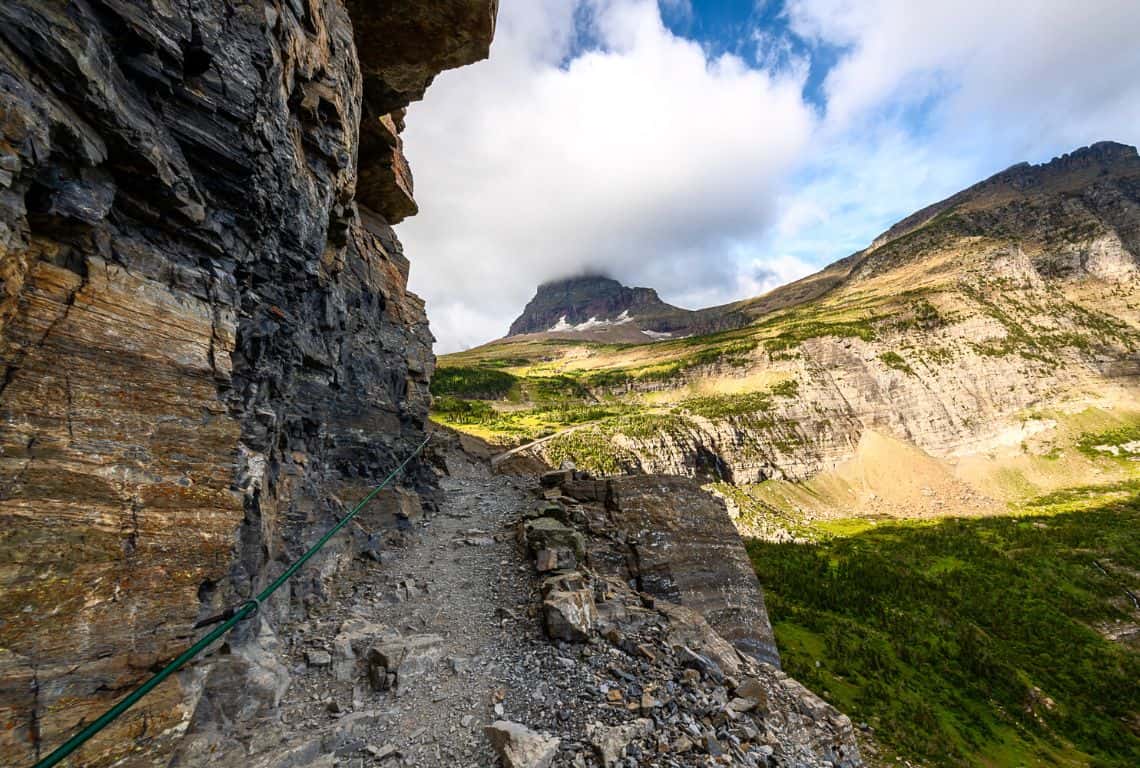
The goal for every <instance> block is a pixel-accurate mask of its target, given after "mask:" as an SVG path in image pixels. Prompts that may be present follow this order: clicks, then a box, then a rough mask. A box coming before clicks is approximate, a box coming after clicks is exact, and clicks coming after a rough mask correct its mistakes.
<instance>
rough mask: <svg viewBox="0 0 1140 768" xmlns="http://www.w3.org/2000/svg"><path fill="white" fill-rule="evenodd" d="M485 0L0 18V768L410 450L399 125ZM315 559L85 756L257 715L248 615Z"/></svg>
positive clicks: (265, 613)
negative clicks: (239, 702) (233, 703)
mask: <svg viewBox="0 0 1140 768" xmlns="http://www.w3.org/2000/svg"><path fill="white" fill-rule="evenodd" d="M496 5H497V3H496V2H495V0H449V1H448V2H441V3H432V4H421V3H411V2H391V3H383V4H381V6H382V7H375V8H374V7H373V6H372V4H366V3H358V2H347V3H345V2H342V0H309V1H308V2H294V1H293V0H281V1H280V2H278V1H276V0H274V1H271V2H267V3H258V4H253V5H250V4H237V5H235V4H232V3H226V2H222V0H206V2H200V3H193V4H176V5H170V4H168V3H158V2H153V0H74V1H73V2H67V3H64V2H37V1H36V0H14V1H13V2H5V3H4V4H2V5H0V274H2V275H3V289H2V291H0V354H2V361H3V380H2V385H0V445H2V448H3V455H2V458H0V521H2V522H3V533H0V562H2V563H3V564H4V565H3V566H2V568H0V595H2V597H0V600H2V614H3V617H4V619H3V624H2V625H0V633H2V642H0V722H2V724H3V727H2V728H0V761H2V762H4V763H5V764H11V765H23V764H30V763H31V762H32V761H33V760H34V759H35V758H36V757H37V756H41V755H44V754H46V752H47V751H48V750H50V749H51V748H53V747H54V746H56V745H57V744H59V743H60V742H61V741H62V740H63V739H64V738H65V737H66V736H67V735H69V734H70V733H71V732H72V731H73V730H74V728H75V727H76V726H77V725H78V724H79V723H81V722H83V721H89V720H90V719H91V718H92V717H93V716H94V715H95V714H96V713H98V712H99V711H101V710H102V709H104V708H105V707H106V706H108V705H109V704H110V703H111V702H113V701H115V700H117V699H119V698H121V697H122V695H124V693H125V692H126V691H128V690H129V689H130V688H132V687H133V686H134V685H136V684H137V683H138V682H139V681H140V680H142V679H144V678H145V677H146V676H148V675H149V674H150V673H151V671H152V670H154V669H157V668H158V667H159V666H161V665H162V664H164V663H165V662H166V661H168V660H169V659H170V658H172V657H173V656H174V655H175V654H176V653H177V652H178V651H179V650H181V648H182V647H183V646H184V645H185V644H186V643H187V642H188V641H189V640H190V639H191V637H192V635H193V632H192V629H191V626H192V624H193V623H194V621H195V620H196V619H198V618H200V617H202V616H204V615H208V614H211V613H214V612H216V611H217V610H218V609H219V608H220V607H221V606H222V605H224V604H229V603H233V602H235V601H239V600H241V599H244V598H247V597H249V596H250V595H251V594H253V593H255V592H256V591H257V590H258V589H259V588H261V587H263V586H264V585H265V584H266V583H267V582H268V580H269V579H271V578H272V577H273V576H275V575H276V574H277V573H279V572H280V571H281V570H282V569H283V567H284V564H285V563H287V562H288V561H289V560H291V559H292V558H293V557H295V556H296V555H297V554H299V553H300V552H301V551H303V549H304V548H305V547H306V546H307V545H309V544H311V543H312V542H313V541H314V540H315V538H316V537H317V535H319V533H320V532H322V531H323V530H324V529H325V528H326V527H327V526H328V524H329V523H330V522H331V521H332V520H333V519H334V516H335V515H336V514H338V513H339V512H341V511H342V510H343V507H344V505H345V503H349V502H351V501H352V500H354V499H355V497H356V496H357V495H358V494H359V492H360V491H361V490H362V489H365V488H367V487H368V486H369V485H371V484H372V483H374V482H375V481H377V480H378V479H379V478H380V477H382V476H383V475H384V474H386V473H387V471H388V470H389V469H390V468H391V467H392V466H394V465H395V464H396V463H397V462H398V461H399V460H401V459H402V458H403V457H404V456H405V455H407V454H408V453H409V452H410V451H411V450H412V448H413V447H414V446H415V445H417V444H418V442H419V441H420V439H421V438H422V436H423V433H424V425H425V419H426V412H427V403H428V399H429V396H428V392H427V380H428V377H429V376H430V373H431V370H432V367H433V364H434V359H433V356H432V353H431V341H432V339H431V335H430V333H429V331H428V328H427V321H426V317H425V315H424V310H423V303H422V302H421V301H420V299H418V298H417V297H416V296H414V295H413V294H410V293H408V291H407V278H408V267H409V264H408V260H407V259H406V258H405V256H404V255H403V252H402V248H401V246H400V243H399V241H398V240H397V239H396V236H395V234H394V233H393V231H392V229H391V224H392V223H394V222H396V221H399V220H400V219H401V218H403V217H404V216H406V215H409V214H410V213H414V211H415V204H414V201H413V200H412V198H411V192H412V184H411V176H410V173H409V172H408V169H407V164H406V162H405V161H404V158H403V155H402V153H401V151H400V149H401V148H400V140H399V135H398V134H399V130H400V129H401V128H402V126H403V120H404V115H403V109H404V107H406V106H407V104H408V103H409V101H410V100H412V99H415V98H419V97H420V96H422V94H423V90H424V88H425V87H426V86H427V84H428V83H429V82H430V80H431V77H432V76H433V75H434V74H435V73H436V72H438V71H439V70H440V69H443V68H446V67H451V66H457V65H460V64H463V63H466V62H470V61H473V60H476V59H478V58H481V57H483V56H485V55H486V53H487V50H488V46H489V43H490V38H491V35H492V33H493V27H494V17H495V11H496ZM358 51H359V53H358ZM427 481H428V475H427V473H425V471H424V470H423V469H422V468H417V467H415V466H414V467H413V468H412V470H411V472H410V474H409V479H408V481H407V483H408V484H409V485H410V487H412V488H414V487H415V486H416V485H417V484H422V483H425V482H427ZM409 498H411V499H412V506H413V507H414V506H415V503H416V502H415V498H416V497H414V496H412V497H409V496H408V495H407V494H403V495H400V494H397V493H393V494H391V495H390V497H389V506H390V507H392V510H391V511H392V514H393V515H395V514H396V513H400V514H403V515H406V514H407V509H405V507H406V506H408V501H409ZM344 544H345V542H344V541H342V542H340V546H339V547H332V548H330V552H329V554H327V555H325V556H322V557H321V558H319V559H318V560H317V561H316V563H315V567H314V568H313V569H311V570H309V571H307V572H306V574H305V575H304V576H303V577H300V578H298V579H297V580H295V582H294V583H293V585H292V587H291V592H290V590H288V589H287V590H282V591H281V592H279V593H278V598H276V599H275V600H274V602H273V604H272V605H267V606H264V607H263V610H262V612H261V614H260V616H259V618H258V620H257V621H255V622H250V623H249V624H248V625H246V626H244V627H242V628H241V629H240V630H239V631H237V632H235V634H234V635H233V636H232V637H231V639H230V641H229V649H230V651H231V652H230V653H228V654H226V655H224V656H221V657H218V658H217V659H216V660H215V661H216V663H206V664H202V665H199V666H197V667H195V668H193V669H192V670H190V671H188V672H187V673H186V674H184V675H183V676H182V677H181V678H180V679H178V680H171V681H169V682H168V683H166V684H164V685H163V686H162V687H160V688H159V689H158V690H157V691H156V692H155V693H154V694H152V695H151V696H150V697H148V698H147V699H146V700H145V701H144V702H143V703H142V704H141V705H139V706H138V707H136V708H135V709H134V710H133V711H132V712H131V713H129V714H128V715H127V716H126V717H124V718H122V719H120V720H119V721H117V722H116V723H115V724H114V725H113V726H111V727H110V728H108V729H107V730H105V731H104V732H103V733H102V734H101V735H100V736H99V737H98V738H97V739H95V740H94V741H92V742H91V743H90V745H89V746H88V747H86V748H85V750H84V752H83V755H82V762H83V764H84V765H101V764H107V763H110V762H112V761H115V760H119V759H121V758H124V757H127V756H129V755H131V754H137V753H140V752H144V751H149V759H158V758H157V757H156V756H160V755H161V754H163V753H164V750H166V749H167V746H165V744H166V741H164V739H165V738H166V737H170V736H173V735H177V734H178V733H180V732H181V731H182V729H184V728H186V727H187V724H188V722H190V721H191V719H192V721H193V722H192V725H191V726H190V727H191V728H192V729H196V730H209V729H222V730H224V728H228V727H229V726H230V725H232V724H233V723H235V722H240V721H242V720H243V719H244V718H248V717H250V716H252V714H253V713H252V712H251V711H245V710H240V711H223V710H222V709H221V708H219V707H218V706H213V705H211V702H212V701H216V700H218V699H217V697H216V696H214V695H213V693H214V692H216V691H218V690H219V689H222V688H226V687H233V686H237V687H241V686H246V687H247V689H248V691H249V693H250V696H249V697H248V698H247V701H246V707H247V709H250V710H254V709H257V708H258V707H266V706H272V705H273V704H274V702H275V701H276V699H277V698H278V697H279V696H280V692H281V690H282V689H283V686H284V685H285V684H287V681H288V675H287V673H286V671H285V670H284V669H283V668H280V667H279V666H275V665H273V664H272V663H270V662H268V661H266V658H268V657H269V656H271V654H269V653H266V652H265V651H266V649H269V648H272V646H273V644H274V633H273V626H274V625H275V623H276V621H277V620H278V618H279V617H281V616H283V615H284V614H287V613H289V612H290V611H292V610H295V609H296V608H298V607H300V606H303V604H304V602H305V600H307V599H309V597H310V596H319V595H320V594H321V593H322V591H323V589H324V587H323V581H322V579H323V578H324V577H325V576H327V575H328V574H330V573H331V572H332V571H334V570H335V569H336V567H337V562H338V552H339V551H343V550H344ZM195 710H197V714H196V715H193V713H194V712H195ZM192 715H193V718H192V717H191V716H192ZM223 725H224V727H223Z"/></svg>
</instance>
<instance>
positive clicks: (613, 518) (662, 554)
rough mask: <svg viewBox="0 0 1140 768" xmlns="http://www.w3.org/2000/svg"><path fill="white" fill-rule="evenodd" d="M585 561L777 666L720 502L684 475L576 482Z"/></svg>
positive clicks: (760, 603)
mask: <svg viewBox="0 0 1140 768" xmlns="http://www.w3.org/2000/svg"><path fill="white" fill-rule="evenodd" d="M561 490H562V493H563V494H565V495H566V496H567V497H569V498H570V499H573V500H574V501H577V502H581V503H582V510H583V515H584V516H585V518H586V525H585V528H586V530H587V531H588V533H589V535H590V538H589V547H588V551H589V557H590V562H591V564H592V565H593V566H594V568H595V569H596V570H597V571H598V572H599V573H601V574H603V575H606V576H611V577H615V578H618V579H620V580H622V581H626V582H632V583H634V584H636V585H637V589H638V590H639V591H641V592H644V593H646V594H650V595H653V596H654V597H656V598H659V599H661V600H666V601H668V602H670V603H676V604H677V605H682V606H684V607H686V608H689V609H691V610H694V611H696V612H697V613H699V614H700V615H701V616H703V617H704V618H705V620H706V621H708V623H709V624H710V625H711V626H712V628H713V629H715V630H716V631H717V632H718V633H719V634H720V635H721V636H722V637H724V638H725V639H726V640H728V641H729V642H730V643H732V644H733V645H734V646H735V647H736V648H737V650H739V651H740V652H741V653H743V654H745V655H747V656H750V657H751V658H753V659H755V660H756V661H762V662H766V663H769V664H772V665H774V666H777V667H778V666H779V665H780V656H779V652H778V651H777V649H776V641H775V638H774V637H773V636H772V625H771V622H769V620H768V614H767V611H766V609H765V607H764V596H763V593H762V592H761V590H760V584H759V583H758V582H757V581H756V573H755V572H754V571H753V570H752V564H751V563H749V562H748V555H747V553H746V552H745V550H744V546H743V543H742V542H741V540H740V536H739V534H737V532H736V529H735V528H733V526H732V520H731V519H730V518H729V516H728V513H727V511H726V510H725V507H724V504H723V503H721V502H720V501H719V500H717V499H716V498H715V497H713V496H711V495H709V494H707V493H704V492H703V491H702V490H701V488H700V485H699V484H698V483H696V482H694V481H693V480H690V479H688V478H684V477H670V476H664V475H640V476H634V477H620V478H613V479H610V480H578V481H573V482H566V483H564V484H563V485H562V488H561Z"/></svg>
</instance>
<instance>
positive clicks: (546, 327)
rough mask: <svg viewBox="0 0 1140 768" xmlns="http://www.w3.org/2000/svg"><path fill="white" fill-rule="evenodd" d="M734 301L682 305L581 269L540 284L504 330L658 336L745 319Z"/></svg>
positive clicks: (588, 336) (640, 338) (605, 337)
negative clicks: (691, 306) (580, 272)
mask: <svg viewBox="0 0 1140 768" xmlns="http://www.w3.org/2000/svg"><path fill="white" fill-rule="evenodd" d="M733 306H734V305H727V306H725V307H712V308H709V309H702V310H698V311H693V310H689V309H682V308H681V307H675V306H673V305H672V304H667V303H666V302H664V301H662V300H661V297H660V296H658V295H657V291H655V290H653V289H652V288H630V287H629V286H626V285H622V284H621V283H620V282H618V281H617V280H614V279H613V278H612V277H608V276H606V275H601V274H591V275H581V276H578V277H568V278H564V279H561V280H552V281H550V282H547V283H543V284H542V285H540V286H539V287H538V291H537V292H536V293H535V295H534V298H532V299H531V300H530V302H528V303H527V305H526V308H524V309H523V312H522V314H521V315H519V316H518V317H517V318H516V319H515V321H514V322H513V323H511V328H510V331H508V333H507V336H508V337H510V336H522V335H526V334H542V335H544V336H551V337H555V338H577V339H583V340H589V341H605V342H634V343H636V342H647V341H661V340H664V339H675V338H681V337H683V336H690V335H694V334H701V333H711V332H713V331H718V330H725V329H726V328H736V327H740V326H741V325H743V324H746V323H747V319H744V318H741V317H738V316H737V315H736V314H735V313H734V312H733Z"/></svg>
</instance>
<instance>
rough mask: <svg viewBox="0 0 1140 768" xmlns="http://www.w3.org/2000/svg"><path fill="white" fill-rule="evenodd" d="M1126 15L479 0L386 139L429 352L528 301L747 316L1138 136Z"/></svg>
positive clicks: (988, 7) (1103, 1)
mask: <svg viewBox="0 0 1140 768" xmlns="http://www.w3.org/2000/svg"><path fill="white" fill-rule="evenodd" d="M1138 30H1140V3H1136V2H1135V0H1098V2H1097V3H1096V12H1095V13H1093V12H1089V8H1088V6H1087V5H1085V4H1079V3H1075V2H1072V0H1033V2H1029V1H1028V0H1003V2H999V3H995V2H993V0H956V2H955V3H952V4H949V3H937V4H936V3H920V2H914V0H724V1H722V2H716V1H714V0H502V2H501V6H500V15H499V25H498V29H497V32H496V39H495V43H494V45H493V46H492V50H491V56H490V58H489V60H488V61H486V62H481V63H478V64H475V65H472V66H468V67H464V68H461V69H459V70H454V71H451V72H446V73H443V74H442V75H440V76H439V77H438V78H437V79H436V82H435V83H434V84H433V86H432V88H431V89H429V91H428V94H427V97H426V99H425V100H424V101H423V102H422V103H418V104H415V105H413V106H412V107H411V109H410V110H409V114H408V128H407V130H406V132H405V135H404V138H405V143H406V153H407V155H408V157H409V160H410V162H411V165H412V169H413V172H414V174H415V179H416V198H417V200H418V201H419V204H420V210H421V212H420V214H419V215H418V216H417V217H415V218H413V219H409V220H408V221H407V222H405V223H402V224H401V225H400V226H399V227H398V232H399V234H400V236H401V239H402V240H403V241H404V244H405V247H406V250H407V253H408V255H409V257H410V259H411V262H412V287H413V289H414V290H416V291H417V292H419V293H420V294H421V295H423V296H424V298H425V299H426V301H427V303H428V313H429V316H430V318H431V320H432V327H433V331H434V332H435V334H436V336H437V337H438V339H439V343H438V344H437V352H447V351H452V350H455V349H460V348H464V347H467V346H471V345H474V344H478V343H481V342H483V341H487V340H489V339H492V338H495V337H498V336H500V335H501V334H502V333H504V332H505V330H506V327H507V325H508V324H509V322H510V320H511V319H512V318H513V317H514V315H516V314H517V313H518V312H519V311H520V310H521V308H522V306H523V305H524V304H525V302H526V301H527V300H528V299H529V298H530V296H531V295H532V293H533V291H534V288H535V286H536V285H537V284H538V283H539V282H541V281H543V280H548V279H552V278H556V277H560V276H565V275H569V274H574V273H578V272H581V271H583V270H603V271H606V272H609V273H611V274H613V275H614V276H615V277H617V278H619V279H621V280H623V281H625V282H627V283H629V284H638V285H648V286H652V287H655V288H657V289H659V290H660V292H661V293H662V295H663V296H664V297H665V298H666V299H667V300H670V301H672V302H674V303H677V304H680V305H682V306H689V307H698V306H707V305H711V304H716V303H723V302H727V301H732V300H736V299H740V298H745V297H748V296H752V295H757V294H759V293H762V292H764V291H766V290H770V289H771V288H774V287H776V286H777V285H779V284H781V283H783V282H787V281H789V280H792V279H796V278H798V277H801V276H803V275H805V274H808V273H810V272H812V271H815V270H816V269H819V268H820V267H823V266H825V265H826V264H828V263H830V262H832V261H834V260H836V259H839V258H842V257H844V256H846V255H848V254H849V253H851V252H853V251H855V250H858V249H859V248H862V247H864V246H865V245H866V244H867V243H869V242H870V241H871V239H873V238H874V237H875V236H876V235H877V234H878V233H880V232H881V231H883V230H884V229H886V228H887V227H888V226H890V225H891V224H892V223H893V222H895V221H897V220H898V219H900V218H902V217H904V216H906V215H907V214H909V213H910V212H912V211H914V210H916V209H917V208H919V207H922V206H923V205H926V204H929V203H931V202H934V201H936V200H939V199H941V198H943V197H945V196H947V195H950V194H953V193H954V192H956V191H957V190H959V189H961V188H963V187H965V186H968V185H970V184H972V183H974V182H976V181H979V180H981V179H982V178H984V177H986V176H988V175H990V174H992V173H995V172H997V171H999V170H1001V169H1003V168H1005V167H1008V166H1009V165H1012V164H1014V163H1016V162H1020V161H1023V160H1024V161H1029V162H1044V161H1047V160H1049V159H1050V158H1052V157H1054V156H1056V155H1058V154H1062V153H1064V152H1067V151H1070V150H1072V149H1074V148H1077V147H1079V146H1084V145H1087V144H1089V143H1092V142H1094V141H1098V140H1101V139H1115V140H1118V141H1123V142H1126V143H1130V144H1136V143H1137V141H1138V140H1140V135H1138V133H1140V78H1138V77H1137V73H1140V46H1137V45H1136V44H1135V36H1136V32H1137V31H1138Z"/></svg>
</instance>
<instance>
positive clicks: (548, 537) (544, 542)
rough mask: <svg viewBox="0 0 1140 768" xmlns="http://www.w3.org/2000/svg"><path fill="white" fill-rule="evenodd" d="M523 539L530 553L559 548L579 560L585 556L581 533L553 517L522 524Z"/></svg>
mask: <svg viewBox="0 0 1140 768" xmlns="http://www.w3.org/2000/svg"><path fill="white" fill-rule="evenodd" d="M523 538H524V540H525V541H526V545H527V547H528V548H529V549H530V551H531V552H532V553H534V552H539V551H541V550H543V549H557V548H560V547H561V548H563V549H569V550H570V551H571V552H573V553H574V556H575V557H577V558H579V559H581V558H582V557H584V556H585V554H586V539H585V537H583V536H582V533H581V532H580V531H576V530H575V529H573V528H571V527H569V526H568V525H566V524H565V523H562V522H560V521H558V520H555V519H554V518H553V517H540V518H538V519H537V520H528V521H527V522H526V523H524V524H523Z"/></svg>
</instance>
